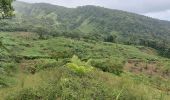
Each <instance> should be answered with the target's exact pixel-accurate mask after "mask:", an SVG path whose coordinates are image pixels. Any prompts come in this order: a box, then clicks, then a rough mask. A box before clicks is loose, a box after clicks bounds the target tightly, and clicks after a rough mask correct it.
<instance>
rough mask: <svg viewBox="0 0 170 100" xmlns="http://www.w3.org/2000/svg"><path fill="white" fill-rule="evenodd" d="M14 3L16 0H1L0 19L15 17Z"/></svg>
mask: <svg viewBox="0 0 170 100" xmlns="http://www.w3.org/2000/svg"><path fill="white" fill-rule="evenodd" d="M13 1H14V0H0V19H4V18H10V17H11V16H13V11H14V9H13V7H12V2H13Z"/></svg>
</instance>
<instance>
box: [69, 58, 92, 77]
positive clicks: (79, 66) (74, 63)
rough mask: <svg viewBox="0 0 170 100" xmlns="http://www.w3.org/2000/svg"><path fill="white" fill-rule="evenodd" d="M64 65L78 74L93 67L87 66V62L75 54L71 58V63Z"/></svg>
mask: <svg viewBox="0 0 170 100" xmlns="http://www.w3.org/2000/svg"><path fill="white" fill-rule="evenodd" d="M66 66H67V67H68V68H70V69H71V70H72V71H74V72H75V73H78V74H84V73H87V72H90V71H91V70H92V68H93V67H91V66H89V65H88V64H87V63H85V62H82V61H81V60H80V59H79V58H78V57H77V56H75V55H74V56H73V57H72V58H71V63H67V64H66Z"/></svg>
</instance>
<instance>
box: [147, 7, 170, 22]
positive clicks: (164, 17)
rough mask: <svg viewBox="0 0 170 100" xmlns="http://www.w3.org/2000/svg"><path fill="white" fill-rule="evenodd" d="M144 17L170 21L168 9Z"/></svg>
mask: <svg viewBox="0 0 170 100" xmlns="http://www.w3.org/2000/svg"><path fill="white" fill-rule="evenodd" d="M144 15H146V16H150V17H152V18H158V19H161V20H169V21H170V9H169V10H165V11H160V12H151V13H146V14H144Z"/></svg>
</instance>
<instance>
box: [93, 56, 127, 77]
mask: <svg viewBox="0 0 170 100" xmlns="http://www.w3.org/2000/svg"><path fill="white" fill-rule="evenodd" d="M90 63H91V65H92V66H94V67H96V68H99V69H101V70H103V71H104V72H110V73H114V74H116V75H120V74H121V73H122V72H123V66H124V61H123V60H121V59H98V60H95V59H94V60H91V61H90Z"/></svg>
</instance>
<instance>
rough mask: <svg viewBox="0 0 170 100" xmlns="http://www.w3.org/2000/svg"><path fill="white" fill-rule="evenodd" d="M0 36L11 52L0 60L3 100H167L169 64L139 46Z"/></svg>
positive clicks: (0, 83) (21, 35)
mask: <svg viewBox="0 0 170 100" xmlns="http://www.w3.org/2000/svg"><path fill="white" fill-rule="evenodd" d="M0 36H1V37H3V44H4V45H5V46H6V48H7V49H8V50H9V51H10V52H7V51H6V50H3V51H2V54H1V55H3V56H1V67H0V71H1V72H2V73H1V76H0V80H1V81H0V86H1V87H0V97H1V99H2V100H3V99H7V100H8V99H9V100H15V99H17V100H21V99H22V98H24V99H25V98H27V99H28V100H29V99H33V100H37V99H40V100H41V99H50V98H51V100H54V99H55V100H56V99H68V98H69V99H70V98H72V99H77V98H80V99H82V98H84V99H98V100H99V99H102V98H103V99H105V98H108V99H110V100H112V99H115V98H118V99H120V100H123V99H125V98H126V100H135V99H139V98H140V99H142V100H152V99H153V100H154V99H162V100H168V98H169V92H170V87H169V84H170V79H169V77H170V76H169V71H170V69H169V65H170V60H169V59H167V58H162V57H160V56H158V55H155V54H148V53H146V52H143V51H141V48H143V47H141V46H128V45H121V44H114V43H106V42H95V41H86V42H85V41H84V40H73V39H69V38H63V37H53V38H49V39H46V40H40V39H38V36H37V35H36V34H34V33H26V32H23V33H22V32H15V33H1V34H0ZM148 49H149V48H148ZM153 52H155V51H154V50H153ZM2 57H3V58H2Z"/></svg>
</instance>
